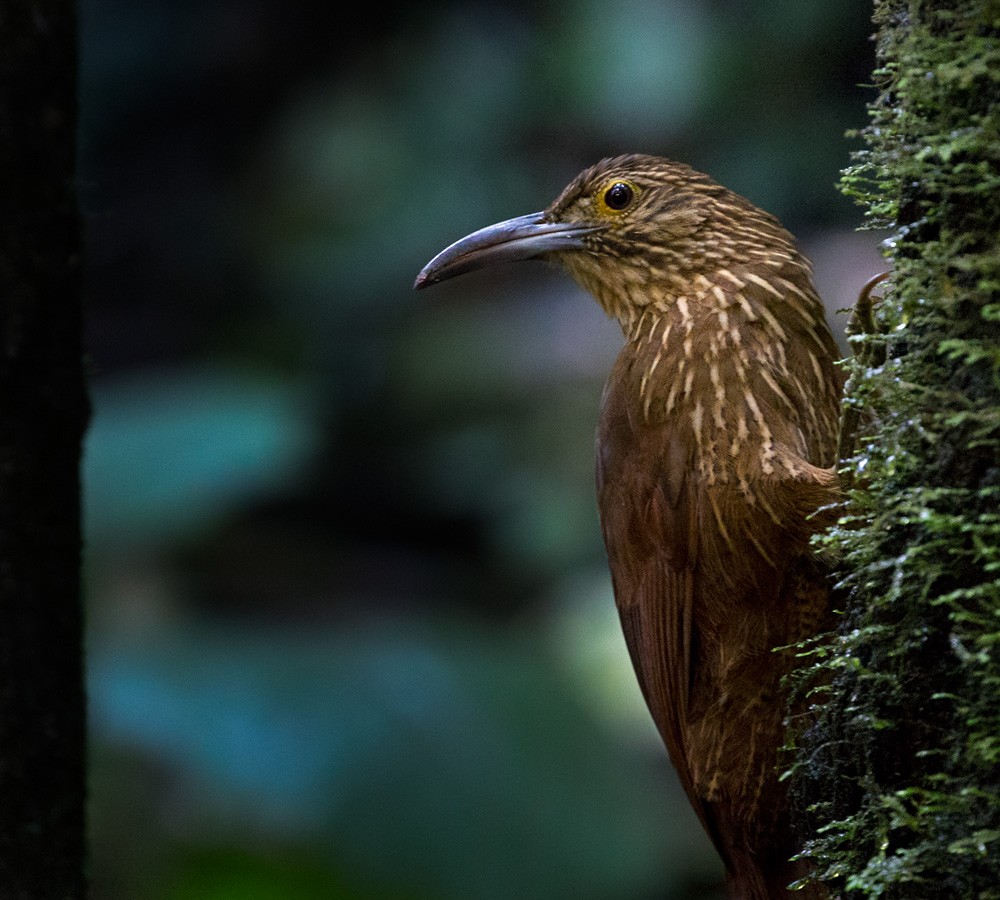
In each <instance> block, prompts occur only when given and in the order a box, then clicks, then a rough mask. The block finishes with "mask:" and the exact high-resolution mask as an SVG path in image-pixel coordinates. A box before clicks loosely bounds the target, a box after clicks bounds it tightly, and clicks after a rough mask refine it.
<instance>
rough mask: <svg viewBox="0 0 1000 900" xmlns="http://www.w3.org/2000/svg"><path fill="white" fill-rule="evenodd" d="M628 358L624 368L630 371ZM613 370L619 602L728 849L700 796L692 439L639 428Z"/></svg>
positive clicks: (612, 475) (643, 684)
mask: <svg viewBox="0 0 1000 900" xmlns="http://www.w3.org/2000/svg"><path fill="white" fill-rule="evenodd" d="M627 364H628V362H627V360H626V359H623V358H620V361H619V364H618V365H617V366H616V370H621V369H622V368H624V367H625V366H627ZM625 383H627V378H626V377H623V375H622V373H621V372H620V371H616V372H615V373H612V376H611V378H610V379H609V381H608V388H607V389H606V391H605V395H604V398H603V401H602V414H601V422H600V426H599V429H598V435H597V493H598V505H599V509H600V514H601V528H602V531H603V534H604V543H605V547H606V549H607V553H608V563H609V568H610V570H611V578H612V582H613V587H614V593H615V601H616V604H617V606H618V612H619V615H620V618H621V624H622V630H623V632H624V636H625V643H626V645H627V646H628V650H629V655H630V656H631V659H632V665H633V667H634V669H635V673H636V677H637V679H638V682H639V687H640V689H641V690H642V694H643V697H644V698H645V701H646V705H647V706H648V707H649V710H650V713H651V715H652V717H653V720H654V722H655V723H656V726H657V728H658V729H659V732H660V735H661V737H662V738H663V742H664V744H665V745H666V747H667V751H668V753H669V754H670V758H671V761H672V762H673V764H674V768H675V769H676V770H677V774H678V776H679V778H680V781H681V785H682V786H683V788H684V791H685V793H686V794H687V796H688V798H689V800H690V802H691V805H692V806H693V808H694V810H695V812H696V813H697V814H698V817H699V818H700V819H701V821H702V824H703V825H704V827H705V829H706V830H707V831H708V833H709V834H710V835H711V836H712V838H713V840H714V841H715V842H716V844H717V845H718V847H719V849H720V852H723V847H722V843H721V841H720V839H719V836H718V835H717V834H716V832H715V828H714V826H713V824H712V821H711V817H710V815H709V810H708V808H707V807H706V805H705V801H704V798H702V797H701V796H700V794H699V792H698V791H697V789H696V785H695V782H694V777H693V773H692V770H691V766H690V764H689V757H688V749H689V748H688V747H687V740H686V722H687V718H688V704H689V700H690V697H691V688H692V678H693V674H694V661H695V658H696V655H697V646H696V643H697V635H696V633H695V628H694V602H695V592H694V580H695V570H696V568H697V546H698V538H697V534H696V525H697V515H696V510H695V509H694V507H693V505H692V503H691V500H692V497H691V492H690V483H689V476H688V473H689V471H690V468H691V459H690V455H691V442H690V441H686V440H684V439H683V436H682V435H680V434H678V433H676V432H671V431H669V430H666V431H665V430H663V429H661V428H649V427H648V426H647V425H646V424H645V423H643V422H640V421H637V420H636V418H635V415H634V410H633V409H632V404H631V403H630V398H629V397H628V395H627V391H626V389H623V388H622V387H621V386H622V385H623V384H625Z"/></svg>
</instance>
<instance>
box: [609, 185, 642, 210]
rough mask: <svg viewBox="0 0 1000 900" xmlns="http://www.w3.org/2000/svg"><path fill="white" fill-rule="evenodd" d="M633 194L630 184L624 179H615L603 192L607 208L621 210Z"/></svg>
mask: <svg viewBox="0 0 1000 900" xmlns="http://www.w3.org/2000/svg"><path fill="white" fill-rule="evenodd" d="M634 196H635V191H634V190H632V186H631V185H629V184H626V183H625V182H624V181H616V182H615V183H614V184H613V185H611V187H609V188H608V189H607V190H606V191H605V192H604V202H605V204H607V207H608V209H614V210H618V211H621V210H623V209H625V207H627V206H628V205H629V204H630V203H631V202H632V198H633V197H634Z"/></svg>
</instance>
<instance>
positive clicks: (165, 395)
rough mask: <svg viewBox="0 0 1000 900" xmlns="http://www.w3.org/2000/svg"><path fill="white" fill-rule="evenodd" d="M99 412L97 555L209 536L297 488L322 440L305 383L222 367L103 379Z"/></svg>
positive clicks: (95, 431)
mask: <svg viewBox="0 0 1000 900" xmlns="http://www.w3.org/2000/svg"><path fill="white" fill-rule="evenodd" d="M93 405H94V419H93V423H92V425H91V428H90V432H89V434H88V435H87V441H86V450H85V456H84V466H83V472H84V481H85V485H86V487H85V492H84V493H85V521H86V529H87V536H88V540H89V542H90V545H91V547H93V548H96V549H97V550H100V549H101V548H102V547H103V546H106V545H109V544H111V545H114V546H115V547H121V546H134V545H136V544H143V543H156V542H162V541H165V540H171V539H176V538H178V537H181V536H184V535H187V534H188V533H190V532H192V531H197V530H199V529H204V528H206V527H208V526H210V525H211V524H213V523H214V522H216V521H217V520H218V519H219V518H220V517H222V516H224V515H226V514H227V513H229V512H231V511H232V510H233V509H235V508H237V507H238V506H239V505H240V504H242V503H245V502H247V501H248V500H251V499H253V498H255V497H260V496H262V495H264V494H265V493H266V492H267V491H271V490H275V489H277V488H279V487H280V486H282V485H285V484H287V483H289V482H290V481H291V480H293V479H294V478H295V477H296V476H297V475H298V474H299V473H300V472H301V471H302V469H303V467H304V465H305V463H306V462H307V460H308V459H309V458H310V455H311V453H312V452H313V450H314V448H315V446H316V442H317V435H316V433H315V431H314V425H313V423H312V422H311V420H310V413H311V410H310V409H309V405H308V404H307V403H306V402H305V398H304V397H303V394H302V390H301V387H300V386H299V385H298V384H295V383H286V382H281V381H273V380H270V379H265V378H263V377H253V376H247V375H243V374H237V373H232V372H228V371H226V370H224V369H221V368H205V369H186V370H184V371H169V370H168V371H155V372H148V373H143V374H141V375H132V376H129V377H128V378H127V379H124V378H123V379H119V380H116V381H114V382H101V381H98V382H97V384H96V385H95V386H94V389H93Z"/></svg>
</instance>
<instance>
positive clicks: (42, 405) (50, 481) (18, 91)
mask: <svg viewBox="0 0 1000 900" xmlns="http://www.w3.org/2000/svg"><path fill="white" fill-rule="evenodd" d="M75 69H76V21H75V10H74V6H73V4H72V2H69V0H31V2H29V0H8V2H6V3H4V4H3V6H2V7H0V184H2V192H3V193H2V197H0V329H2V331H0V340H2V344H0V896H3V897H5V898H31V900H39V898H50V897H52V898H76V897H82V896H84V894H85V886H84V874H83V873H84V838H83V834H84V824H83V823H84V813H83V799H84V693H83V681H82V666H81V657H82V653H81V612H80V503H79V494H80V490H79V463H80V444H81V437H82V434H83V429H84V426H85V422H86V418H87V401H86V394H85V388H84V380H83V373H82V364H81V337H80V332H81V324H80V319H81V316H80V302H79V258H80V236H79V222H78V215H77V208H76V202H75V196H74V189H75V184H74V181H73V178H74V160H75V139H74V135H75V128H76V81H75Z"/></svg>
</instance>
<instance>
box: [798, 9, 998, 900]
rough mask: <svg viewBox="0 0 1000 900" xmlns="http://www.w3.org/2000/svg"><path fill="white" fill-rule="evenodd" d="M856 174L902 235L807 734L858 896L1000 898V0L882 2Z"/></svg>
mask: <svg viewBox="0 0 1000 900" xmlns="http://www.w3.org/2000/svg"><path fill="white" fill-rule="evenodd" d="M875 21H876V24H877V26H878V33H877V39H878V47H879V68H878V69H877V70H876V72H875V79H876V83H877V86H878V87H879V89H880V90H879V96H878V97H877V99H876V100H875V101H874V102H873V103H872V106H871V112H872V124H871V126H870V127H869V128H867V129H866V130H865V132H864V136H865V138H866V141H867V144H868V149H866V150H865V151H863V152H861V153H859V154H858V159H857V165H856V166H855V167H854V168H853V169H852V170H851V171H849V172H848V173H847V175H846V177H845V183H846V185H847V187H848V189H849V190H850V191H851V192H852V193H854V194H856V195H857V196H859V197H860V198H861V200H862V201H863V202H864V203H865V204H866V205H867V206H868V212H869V215H870V216H871V217H872V219H873V220H874V221H875V222H876V224H880V225H886V226H888V227H891V228H893V229H894V230H895V233H894V235H893V237H892V239H891V241H890V243H889V250H888V253H887V255H888V256H889V258H890V260H891V262H892V264H893V269H894V271H893V274H892V277H891V286H890V288H889V289H888V292H887V295H886V299H885V300H884V302H883V303H882V304H881V305H880V306H879V307H878V308H877V311H876V315H875V319H876V322H877V325H878V326H880V327H879V328H878V329H877V332H878V333H877V334H875V335H872V336H870V337H868V338H866V339H864V340H863V341H861V343H860V349H861V353H860V360H859V361H856V363H855V365H854V367H853V371H852V375H851V382H850V385H849V388H848V391H847V402H848V403H849V404H850V405H851V406H853V407H854V409H855V410H856V411H858V412H859V413H860V418H861V422H862V424H861V425H860V427H859V429H858V440H857V443H856V447H857V452H856V455H855V456H854V458H853V459H850V460H848V461H846V462H847V467H848V470H849V471H852V472H854V473H855V475H854V484H855V486H856V488H855V490H854V491H853V493H852V496H851V502H850V505H849V507H848V516H847V518H846V519H845V521H844V523H843V525H842V527H840V528H839V529H836V530H835V531H834V533H833V534H832V535H831V536H829V538H828V542H829V544H830V545H831V547H832V548H833V549H834V550H835V552H836V553H838V554H839V556H840V559H841V563H840V571H839V576H840V583H841V586H842V587H843V588H844V591H845V595H844V597H843V598H842V599H841V601H840V603H841V604H842V606H843V608H846V613H845V615H844V617H843V625H842V627H841V629H840V632H839V635H838V636H837V639H836V640H835V641H834V642H833V644H832V645H830V646H828V647H826V648H822V647H820V648H816V649H814V653H813V656H812V659H813V660H815V661H816V662H815V664H814V665H813V667H812V675H813V676H818V679H817V680H815V681H814V682H813V683H814V684H815V683H817V682H818V683H820V684H822V685H823V687H821V688H820V689H819V691H820V693H818V694H816V695H814V696H826V697H827V698H828V700H827V702H826V703H825V704H823V706H822V709H821V712H820V718H819V721H818V724H817V725H816V726H815V727H814V728H812V729H811V730H810V731H809V732H807V733H806V734H805V735H804V740H803V741H802V743H801V745H800V749H801V750H802V751H803V752H800V754H799V765H798V774H799V775H800V777H799V778H798V779H797V783H798V784H799V786H800V788H799V790H800V801H801V805H802V807H803V808H806V809H808V810H810V812H811V814H812V815H813V817H814V820H813V826H814V827H813V832H812V838H811V840H810V841H809V844H808V846H807V855H808V856H810V857H811V858H812V859H813V861H814V862H815V863H816V865H817V872H818V874H819V877H820V879H821V880H822V881H824V882H826V883H827V884H829V885H830V886H831V887H833V888H834V889H835V893H836V894H837V895H838V896H841V897H845V898H851V900H854V898H864V897H878V898H881V900H906V898H932V897H961V898H973V897H975V898H980V900H983V898H994V900H996V898H1000V702H998V699H997V698H998V696H1000V0H876V3H875Z"/></svg>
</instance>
